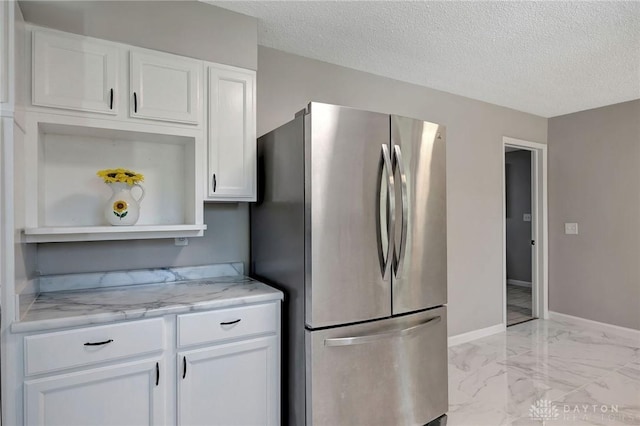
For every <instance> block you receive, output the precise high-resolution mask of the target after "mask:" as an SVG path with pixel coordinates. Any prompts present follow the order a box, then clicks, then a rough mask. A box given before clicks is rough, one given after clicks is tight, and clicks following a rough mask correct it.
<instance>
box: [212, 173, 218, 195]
mask: <svg viewBox="0 0 640 426" xmlns="http://www.w3.org/2000/svg"><path fill="white" fill-rule="evenodd" d="M211 182H212V184H213V192H216V187H217V186H218V181H217V180H216V174H215V173H214V174H213V177H212V178H211Z"/></svg>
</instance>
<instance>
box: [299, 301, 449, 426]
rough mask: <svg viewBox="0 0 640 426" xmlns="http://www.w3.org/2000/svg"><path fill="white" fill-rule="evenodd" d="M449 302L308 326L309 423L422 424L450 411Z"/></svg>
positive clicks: (329, 425) (331, 425) (352, 425)
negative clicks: (354, 322)
mask: <svg viewBox="0 0 640 426" xmlns="http://www.w3.org/2000/svg"><path fill="white" fill-rule="evenodd" d="M446 319H447V312H446V307H440V308H435V309H431V310H429V311H425V312H419V313H416V314H412V315H407V316H403V317H399V318H391V319H385V320H381V321H374V322H370V323H366V324H358V325H354V326H348V327H339V328H333V329H328V330H319V331H309V330H307V331H306V336H305V337H306V341H305V344H306V346H307V377H308V380H307V389H306V398H307V425H313V426H321V425H327V426H341V425H345V426H347V425H348V426H356V425H363V426H364V425H367V426H371V425H381V426H382V425H384V426H388V425H394V426H395V425H397V426H400V425H424V424H426V423H428V422H430V421H431V420H433V419H435V418H437V417H439V416H440V415H442V414H444V413H445V412H446V411H447V407H448V388H447V326H446Z"/></svg>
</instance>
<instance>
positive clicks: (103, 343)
mask: <svg viewBox="0 0 640 426" xmlns="http://www.w3.org/2000/svg"><path fill="white" fill-rule="evenodd" d="M111 342H113V339H109V340H105V341H104V342H87V343H85V344H84V345H85V346H102V345H106V344H107V343H111Z"/></svg>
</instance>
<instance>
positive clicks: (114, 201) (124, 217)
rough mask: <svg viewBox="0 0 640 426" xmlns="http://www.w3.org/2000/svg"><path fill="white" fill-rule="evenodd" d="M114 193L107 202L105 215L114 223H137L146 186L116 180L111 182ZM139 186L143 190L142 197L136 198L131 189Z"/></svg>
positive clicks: (110, 185) (117, 224) (108, 220)
mask: <svg viewBox="0 0 640 426" xmlns="http://www.w3.org/2000/svg"><path fill="white" fill-rule="evenodd" d="M108 185H109V187H111V190H112V191H113V195H112V196H111V198H110V199H109V201H108V202H107V206H106V209H105V211H104V217H105V218H106V219H107V222H109V223H110V224H112V225H116V226H119V225H135V224H136V222H137V221H138V218H139V217H140V202H141V201H142V199H143V198H144V188H143V187H142V186H140V185H138V184H137V183H136V184H133V185H129V184H127V183H122V182H115V183H109V184H108ZM134 186H137V187H138V188H140V191H142V193H141V195H140V198H138V199H135V198H134V197H133V194H132V193H131V189H132V188H133V187H134Z"/></svg>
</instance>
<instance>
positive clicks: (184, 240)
mask: <svg viewBox="0 0 640 426" xmlns="http://www.w3.org/2000/svg"><path fill="white" fill-rule="evenodd" d="M175 245H177V246H188V245H189V239H188V238H186V237H181V238H176V239H175Z"/></svg>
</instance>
